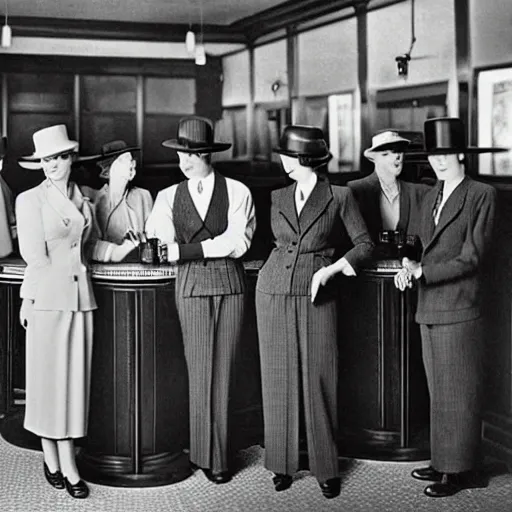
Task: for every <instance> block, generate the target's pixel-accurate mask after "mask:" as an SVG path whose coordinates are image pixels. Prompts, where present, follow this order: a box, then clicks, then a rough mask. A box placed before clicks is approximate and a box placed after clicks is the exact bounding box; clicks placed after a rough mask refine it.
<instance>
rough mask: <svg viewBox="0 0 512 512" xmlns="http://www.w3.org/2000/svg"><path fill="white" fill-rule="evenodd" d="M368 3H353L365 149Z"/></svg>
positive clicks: (367, 136) (368, 133)
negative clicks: (355, 18)
mask: <svg viewBox="0 0 512 512" xmlns="http://www.w3.org/2000/svg"><path fill="white" fill-rule="evenodd" d="M368 1H369V0H358V1H357V2H356V3H354V9H355V11H356V17H357V57H358V62H357V64H358V65H357V76H358V84H359V91H360V97H361V147H366V146H367V143H368V142H369V141H370V138H371V119H370V105H369V95H368ZM361 155H362V152H361ZM361 155H360V158H361V161H360V167H359V168H360V169H362V168H363V165H364V163H365V160H366V159H364V158H362V156H361Z"/></svg>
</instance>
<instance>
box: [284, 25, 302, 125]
mask: <svg viewBox="0 0 512 512" xmlns="http://www.w3.org/2000/svg"><path fill="white" fill-rule="evenodd" d="M295 30H296V28H295V26H289V27H287V29H286V71H287V76H288V78H287V80H288V107H289V109H290V114H289V116H288V119H287V120H286V123H287V124H291V122H292V108H293V99H294V98H296V97H297V96H298V91H297V82H298V80H297V72H298V62H299V61H298V53H297V35H296V31H295Z"/></svg>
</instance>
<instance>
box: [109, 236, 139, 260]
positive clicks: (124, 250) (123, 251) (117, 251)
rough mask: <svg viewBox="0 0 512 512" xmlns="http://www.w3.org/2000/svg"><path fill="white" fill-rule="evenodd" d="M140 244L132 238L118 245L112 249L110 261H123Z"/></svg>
mask: <svg viewBox="0 0 512 512" xmlns="http://www.w3.org/2000/svg"><path fill="white" fill-rule="evenodd" d="M138 245H139V244H138V243H135V242H133V241H132V240H125V241H124V242H123V243H122V244H121V245H116V246H115V247H114V250H113V251H112V256H111V257H110V261H113V262H114V263H118V262H120V261H123V260H124V259H125V258H126V256H128V254H129V253H131V252H132V251H133V249H135V247H137V246H138Z"/></svg>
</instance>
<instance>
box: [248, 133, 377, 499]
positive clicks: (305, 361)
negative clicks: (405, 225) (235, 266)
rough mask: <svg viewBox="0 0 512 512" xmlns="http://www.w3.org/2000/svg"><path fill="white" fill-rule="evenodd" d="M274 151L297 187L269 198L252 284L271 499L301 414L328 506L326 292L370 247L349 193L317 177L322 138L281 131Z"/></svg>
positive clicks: (329, 311) (333, 409) (331, 323)
mask: <svg viewBox="0 0 512 512" xmlns="http://www.w3.org/2000/svg"><path fill="white" fill-rule="evenodd" d="M274 151H276V152H278V153H279V154H280V155H281V161H282V163H283V167H284V170H285V172H286V173H287V174H288V176H290V178H291V179H292V180H294V181H295V183H294V184H293V185H290V186H288V187H286V188H283V189H280V190H276V191H274V192H273V193H272V196H271V223H272V232H273V234H274V237H275V248H274V249H273V251H272V253H271V254H270V257H269V258H268V260H267V262H266V263H265V265H264V266H263V268H262V269H261V270H260V273H259V277H258V281H257V284H256V314H257V323H258V336H259V343H260V354H261V375H262V386H263V413H264V420H265V466H266V467H267V468H268V469H270V470H271V471H273V472H274V473H275V476H274V478H273V482H274V486H275V490H276V491H283V490H285V489H287V488H289V487H290V486H291V484H292V480H293V478H292V477H293V474H294V473H295V472H296V471H297V470H298V463H299V417H300V412H299V411H300V408H301V407H302V406H303V410H304V417H305V420H306V434H307V444H308V454H309V467H310V470H311V472H312V473H313V474H314V475H315V476H316V478H317V480H318V483H319V484H320V488H321V490H322V493H323V495H324V496H325V497H326V498H334V497H335V496H337V495H338V494H339V492H340V479H339V476H338V475H339V471H338V457H337V447H336V443H337V397H336V391H337V374H338V348H337V343H338V341H337V328H336V324H337V311H336V297H335V294H334V293H328V291H327V290H324V289H323V287H324V285H326V284H327V282H328V281H329V280H330V279H331V278H333V277H334V276H335V275H336V274H339V273H341V274H343V275H345V276H354V275H355V274H356V269H357V268H358V267H359V265H360V264H361V263H362V262H363V260H365V259H366V258H368V257H369V256H370V254H371V251H372V248H373V244H372V242H371V239H370V236H369V234H368V232H367V230H366V226H365V223H364V221H363V219H362V217H361V214H360V213H359V209H358V206H357V203H356V201H355V199H354V197H353V196H352V192H351V191H350V189H348V188H347V187H337V186H331V185H330V184H329V182H328V181H327V180H325V179H321V178H320V177H319V176H317V174H316V173H315V169H316V168H318V167H320V166H321V165H322V164H325V163H327V162H328V161H329V159H330V158H331V155H330V153H329V151H328V149H327V145H326V143H325V140H324V137H323V133H322V130H320V129H319V128H314V127H311V126H288V127H286V128H285V130H284V132H283V135H282V137H281V141H280V147H279V148H277V149H275V150H274ZM344 232H346V233H347V234H348V237H349V238H350V240H343V239H342V238H343V235H342V233H344ZM346 242H351V244H352V248H351V249H350V250H349V251H348V252H346V253H345V254H344V255H343V256H342V257H341V258H339V259H336V257H335V249H336V248H340V247H344V246H346V245H347V244H346ZM317 293H318V297H317Z"/></svg>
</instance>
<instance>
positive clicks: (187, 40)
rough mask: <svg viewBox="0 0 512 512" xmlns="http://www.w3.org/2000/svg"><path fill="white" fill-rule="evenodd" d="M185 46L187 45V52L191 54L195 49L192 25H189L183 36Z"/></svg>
mask: <svg viewBox="0 0 512 512" xmlns="http://www.w3.org/2000/svg"><path fill="white" fill-rule="evenodd" d="M185 46H186V47H187V52H188V53H190V54H191V55H192V54H193V53H194V50H195V49H196V35H195V34H194V32H193V31H192V26H190V25H189V28H188V32H187V35H186V37H185Z"/></svg>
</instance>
